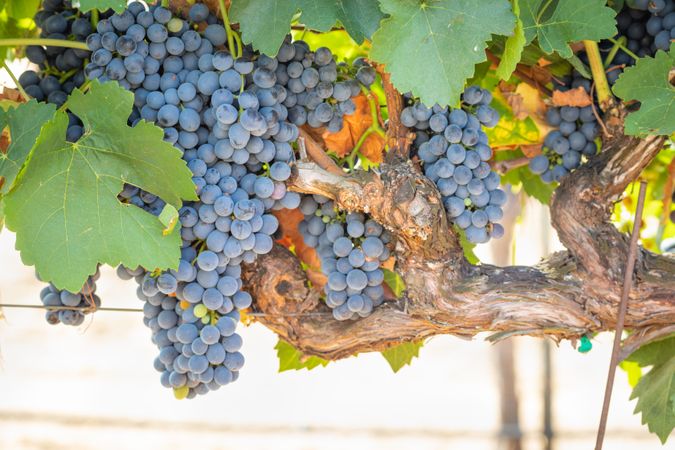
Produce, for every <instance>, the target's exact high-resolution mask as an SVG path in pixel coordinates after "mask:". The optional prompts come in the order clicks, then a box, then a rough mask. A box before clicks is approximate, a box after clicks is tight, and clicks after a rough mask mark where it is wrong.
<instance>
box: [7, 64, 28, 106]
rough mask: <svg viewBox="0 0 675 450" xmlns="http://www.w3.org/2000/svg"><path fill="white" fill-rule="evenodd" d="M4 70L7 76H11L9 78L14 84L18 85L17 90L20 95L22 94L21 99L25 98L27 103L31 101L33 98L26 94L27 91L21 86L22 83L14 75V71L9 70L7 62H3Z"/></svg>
mask: <svg viewBox="0 0 675 450" xmlns="http://www.w3.org/2000/svg"><path fill="white" fill-rule="evenodd" d="M2 68H3V69H5V70H6V71H7V74H8V75H9V77H10V78H11V79H12V81H13V82H14V84H16V88H17V89H18V90H19V93H20V94H21V97H23V99H24V100H25V101H30V99H31V96H30V95H28V94H27V93H26V91H24V89H23V86H21V83H19V80H18V79H17V78H16V76H15V75H14V73H13V72H12V70H11V69H10V68H9V66H8V65H7V63H6V62H5V61H2Z"/></svg>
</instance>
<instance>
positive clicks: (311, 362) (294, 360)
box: [274, 339, 330, 372]
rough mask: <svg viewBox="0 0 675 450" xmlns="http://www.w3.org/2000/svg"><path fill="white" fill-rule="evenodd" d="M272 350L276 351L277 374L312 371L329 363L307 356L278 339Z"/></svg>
mask: <svg viewBox="0 0 675 450" xmlns="http://www.w3.org/2000/svg"><path fill="white" fill-rule="evenodd" d="M274 349H275V350H276V351H277V357H278V358H279V372H285V371H287V370H301V369H307V370H312V369H314V368H315V367H318V366H322V367H325V366H326V365H327V364H328V363H329V362H330V361H328V360H325V359H323V358H319V357H318V356H307V355H305V354H303V353H302V352H301V351H300V350H298V349H297V348H295V347H293V346H292V345H291V344H289V343H288V342H286V341H284V340H282V339H279V341H278V342H277V345H275V346H274Z"/></svg>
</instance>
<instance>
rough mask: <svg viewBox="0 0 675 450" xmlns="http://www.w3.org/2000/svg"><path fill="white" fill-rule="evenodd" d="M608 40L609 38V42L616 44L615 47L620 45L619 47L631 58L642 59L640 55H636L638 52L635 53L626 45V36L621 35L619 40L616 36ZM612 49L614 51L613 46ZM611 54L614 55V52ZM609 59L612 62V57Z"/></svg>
mask: <svg viewBox="0 0 675 450" xmlns="http://www.w3.org/2000/svg"><path fill="white" fill-rule="evenodd" d="M607 40H608V41H609V42H611V43H612V44H614V46H615V47H618V48H620V49H621V50H623V51H624V52H625V53H626V54H627V55H628V56H630V57H631V58H633V59H634V60H635V61H637V60H638V59H640V57H639V56H638V55H636V54H635V53H633V52H632V51H631V50H630V49H629V48H628V47H626V45H625V43H626V41H625V38H624V37H621V38H620V39H618V40H617V39H614V38H608V39H607ZM612 51H614V49H613V48H612ZM614 54H616V52H614ZM610 55H612V56H613V54H612V53H610ZM607 59H608V62H611V59H610V58H607Z"/></svg>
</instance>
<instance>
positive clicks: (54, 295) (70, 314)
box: [40, 269, 101, 326]
mask: <svg viewBox="0 0 675 450" xmlns="http://www.w3.org/2000/svg"><path fill="white" fill-rule="evenodd" d="M100 276H101V274H100V272H99V271H98V269H97V270H96V273H95V274H94V275H92V276H90V277H89V278H87V281H86V282H85V283H84V285H83V286H82V289H80V291H79V292H70V291H66V290H61V289H58V288H57V287H56V286H54V285H53V284H51V283H49V285H48V286H46V287H45V288H44V289H42V291H41V292H40V300H41V301H42V304H43V305H45V306H48V307H49V308H48V310H47V312H46V313H45V320H47V323H49V324H51V325H56V324H59V323H62V324H64V325H70V326H78V325H82V323H83V322H84V317H85V315H86V314H89V313H90V312H92V311H94V310H96V308H100V307H101V299H100V298H99V296H98V295H96V281H97V280H98V279H99V278H100ZM75 308H78V309H75Z"/></svg>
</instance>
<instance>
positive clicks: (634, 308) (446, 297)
mask: <svg viewBox="0 0 675 450" xmlns="http://www.w3.org/2000/svg"><path fill="white" fill-rule="evenodd" d="M613 131H615V132H614V134H613V137H612V138H611V140H608V141H607V142H605V149H604V151H603V152H602V153H601V154H600V155H599V156H598V157H596V158H595V159H593V160H592V161H591V162H590V163H589V164H588V165H586V166H585V167H582V168H580V169H578V170H577V171H575V172H574V173H572V174H571V175H569V176H567V177H566V178H565V179H564V180H563V183H562V184H561V185H560V187H559V188H558V189H557V191H556V194H555V197H554V200H553V207H552V212H553V218H552V220H553V225H554V226H555V227H556V229H557V230H558V232H559V235H560V237H561V240H562V241H563V243H564V244H565V245H566V246H567V247H568V250H567V251H566V252H559V253H556V254H554V255H551V256H550V257H548V258H547V259H545V260H544V261H542V263H540V264H538V265H537V266H534V267H521V266H512V267H495V266H491V265H487V264H484V265H479V266H474V265H471V264H469V263H468V262H467V261H466V259H465V258H464V256H463V252H462V248H461V245H460V244H459V241H458V238H457V235H456V234H455V233H454V232H453V231H452V229H450V228H449V227H448V222H447V219H446V217H445V213H444V210H443V206H442V204H441V202H440V194H439V193H438V191H437V190H436V188H435V186H434V185H433V183H431V182H430V181H429V180H427V179H426V178H425V177H424V176H423V175H422V174H421V173H420V171H419V168H418V167H417V166H416V165H415V164H414V163H413V162H412V161H409V160H408V161H401V160H400V159H399V160H396V161H393V162H385V163H383V164H382V165H381V166H380V171H379V172H377V173H375V172H372V171H371V172H363V171H358V170H357V171H355V172H354V173H353V174H349V175H340V176H338V175H336V174H332V173H330V172H328V171H327V170H325V169H323V168H321V167H320V166H319V165H318V164H317V163H316V162H313V161H298V162H297V163H296V164H295V165H294V167H293V174H292V177H291V179H290V180H289V189H290V190H294V191H297V192H304V193H310V194H321V195H324V196H327V197H330V198H333V199H335V201H336V203H337V204H338V206H339V207H340V208H341V209H345V210H347V211H365V212H367V213H369V214H371V215H372V216H373V218H374V219H375V220H376V221H378V222H379V223H381V224H382V225H383V226H385V227H386V228H387V229H388V230H390V231H391V232H392V234H393V235H394V237H395V245H394V253H395V256H396V268H395V269H396V271H397V273H399V274H400V275H401V276H402V278H403V280H404V282H405V284H406V286H407V291H406V292H405V294H404V297H403V298H401V299H398V300H396V301H389V302H386V303H385V304H384V305H382V306H380V307H378V308H376V310H375V311H374V312H373V314H372V315H371V316H369V317H367V318H364V319H360V320H358V321H347V322H339V321H336V320H334V319H333V318H332V317H330V315H328V314H325V315H324V314H321V315H317V316H314V315H312V316H310V317H306V316H303V317H302V319H301V318H299V317H286V316H282V314H286V313H291V314H293V313H307V312H329V309H328V307H327V306H326V305H324V304H323V302H322V301H321V299H320V298H319V294H318V293H317V292H316V291H315V290H313V289H310V288H309V287H308V285H307V278H306V274H305V272H304V271H303V270H302V268H301V266H300V263H299V261H298V260H297V259H295V258H293V257H292V255H291V254H290V252H288V251H287V250H286V249H284V248H282V247H280V246H276V247H275V248H274V250H273V251H272V252H271V253H270V254H269V255H265V256H262V257H260V258H259V259H258V261H257V262H256V263H255V264H254V265H252V266H249V267H247V269H246V271H245V273H244V280H245V284H246V288H247V289H250V292H251V294H252V295H253V296H254V297H255V299H256V302H255V305H256V308H257V309H256V312H257V313H261V314H263V315H262V316H259V317H256V319H257V320H259V321H260V322H261V323H263V324H264V325H266V326H268V327H269V328H271V329H272V330H273V331H275V332H276V333H278V334H279V335H280V336H281V337H282V338H283V339H286V340H288V341H289V342H291V343H292V344H293V345H295V346H296V347H298V348H299V349H300V350H301V351H303V352H304V353H306V354H311V355H317V356H321V357H323V358H327V359H339V358H343V357H347V356H350V355H353V354H354V353H359V352H365V351H381V350H384V349H386V348H388V347H390V346H392V345H395V344H398V343H401V342H408V341H415V340H419V339H423V338H426V337H429V336H433V335H437V334H452V335H456V336H461V337H472V336H475V335H476V334H477V333H480V332H491V333H493V334H492V335H491V336H490V338H489V339H490V340H491V341H498V340H501V339H506V338H508V337H511V336H515V335H524V334H526V335H533V336H547V337H550V338H552V339H554V340H555V341H560V340H562V339H570V340H572V341H573V342H575V341H576V340H578V339H580V338H581V337H582V336H585V335H587V334H590V333H595V332H600V331H605V330H611V329H613V328H614V326H615V325H616V321H617V313H616V311H617V305H618V302H619V299H620V295H621V279H622V277H623V271H624V269H623V268H624V267H625V261H626V254H627V251H626V250H627V248H628V247H627V245H628V239H627V237H626V236H625V235H623V234H621V233H619V231H618V230H617V229H616V228H615V227H614V226H613V225H611V223H609V212H610V210H611V206H612V205H613V203H614V202H615V201H616V200H618V199H619V197H620V195H621V193H622V192H623V190H624V188H625V187H626V186H627V184H628V183H629V182H631V181H632V180H634V179H635V178H637V176H638V175H639V173H640V171H641V170H642V169H643V168H644V167H645V166H646V165H647V164H648V163H649V162H650V161H651V160H652V159H653V157H654V156H655V155H656V153H657V152H658V150H659V149H660V148H661V145H662V144H663V141H664V138H647V139H644V140H639V139H636V138H633V137H628V136H623V135H621V133H620V132H618V131H616V130H613ZM586 255H590V256H586ZM634 280H636V281H635V282H634V283H633V286H632V288H631V289H630V293H629V297H628V308H627V312H626V320H625V324H626V328H627V329H631V330H632V331H633V332H634V333H633V334H634V335H635V336H642V337H643V339H648V338H650V337H653V336H658V335H662V334H661V333H664V332H665V331H666V330H668V329H669V328H668V327H671V328H672V326H673V325H672V324H673V323H675V260H673V259H672V258H668V257H664V256H657V255H653V254H651V253H649V252H647V251H646V250H644V249H640V250H639V252H638V255H637V263H636V267H635V276H634ZM641 342H644V340H642V341H641Z"/></svg>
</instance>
